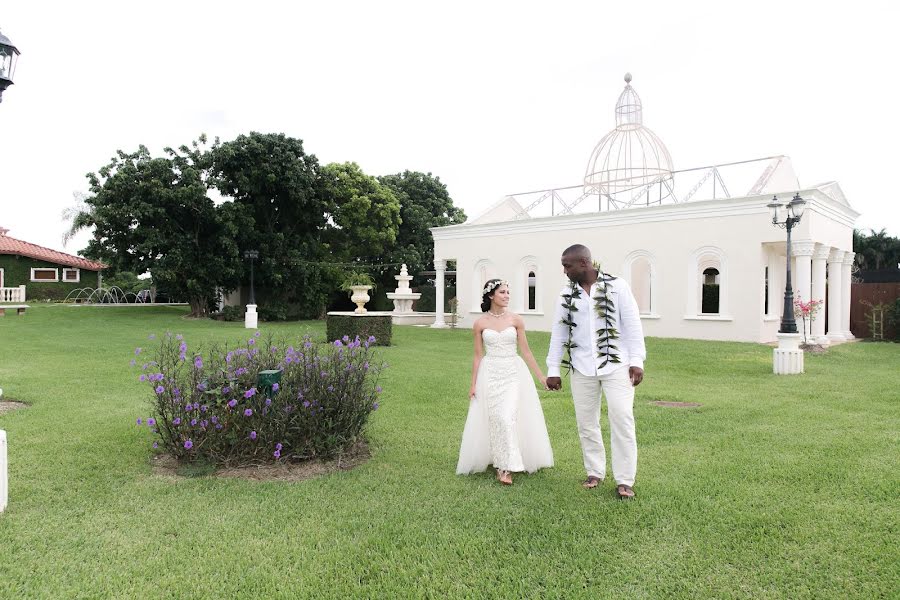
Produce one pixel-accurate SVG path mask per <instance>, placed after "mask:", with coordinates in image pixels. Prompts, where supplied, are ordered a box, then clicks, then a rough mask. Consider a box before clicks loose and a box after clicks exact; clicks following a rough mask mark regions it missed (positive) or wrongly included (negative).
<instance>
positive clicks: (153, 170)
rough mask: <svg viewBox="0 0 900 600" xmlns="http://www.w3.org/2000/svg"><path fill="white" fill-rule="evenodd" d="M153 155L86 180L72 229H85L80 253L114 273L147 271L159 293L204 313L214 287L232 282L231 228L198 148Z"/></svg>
mask: <svg viewBox="0 0 900 600" xmlns="http://www.w3.org/2000/svg"><path fill="white" fill-rule="evenodd" d="M204 142H205V138H203V137H202V136H201V138H200V140H199V142H194V144H193V147H192V148H188V147H185V146H183V147H181V148H180V151H175V150H173V149H171V148H167V149H166V156H162V157H153V156H151V155H150V152H149V151H148V150H147V148H146V147H144V146H140V147H139V148H138V150H137V151H136V152H134V153H131V154H126V153H125V152H122V151H119V152H118V153H117V155H116V157H115V158H113V159H112V161H111V162H110V163H109V164H108V165H105V166H104V167H102V168H101V169H99V170H98V171H97V172H96V173H89V174H88V175H87V177H88V181H89V183H90V195H89V196H88V197H86V198H84V204H85V208H84V209H83V210H80V211H78V212H77V213H76V214H75V215H74V218H73V222H72V231H78V230H80V229H89V228H92V229H93V234H92V239H91V240H90V241H89V243H88V247H87V248H86V249H85V250H84V251H83V253H84V255H85V256H88V257H90V258H94V259H97V260H101V261H104V262H106V263H107V264H109V265H111V266H112V267H113V269H114V270H116V271H131V272H134V273H145V272H149V273H151V274H152V276H153V280H154V283H155V284H156V285H157V287H158V288H159V289H160V290H165V291H167V292H168V293H169V295H170V296H172V297H177V298H183V299H186V300H187V301H188V302H189V303H190V305H191V314H192V315H194V316H204V315H206V313H207V310H208V307H209V306H210V304H211V300H212V299H213V298H214V297H215V293H216V288H217V287H219V286H225V287H228V286H229V284H230V285H234V284H235V283H236V276H237V271H236V268H237V266H238V265H237V257H238V254H237V246H236V245H235V244H234V242H233V239H234V231H233V228H232V226H231V224H230V223H229V221H228V220H227V219H222V218H221V215H220V213H219V211H217V210H216V207H215V204H214V203H213V201H212V200H211V199H210V198H209V196H208V195H207V191H208V190H207V185H206V183H205V180H204V177H205V176H204V172H205V167H206V165H205V164H204V161H205V160H206V158H205V156H206V155H205V153H204V151H203V150H202V146H201V144H202V143H204Z"/></svg>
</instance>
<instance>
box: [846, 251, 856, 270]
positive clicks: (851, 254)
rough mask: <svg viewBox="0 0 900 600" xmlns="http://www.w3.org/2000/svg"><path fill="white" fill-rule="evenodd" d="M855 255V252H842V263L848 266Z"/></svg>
mask: <svg viewBox="0 0 900 600" xmlns="http://www.w3.org/2000/svg"><path fill="white" fill-rule="evenodd" d="M855 257H856V252H850V251H849V250H848V251H847V252H844V265H846V266H848V267H849V266H850V265H852V264H853V259H854V258H855Z"/></svg>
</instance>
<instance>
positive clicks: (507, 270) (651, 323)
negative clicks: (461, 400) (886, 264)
mask: <svg viewBox="0 0 900 600" xmlns="http://www.w3.org/2000/svg"><path fill="white" fill-rule="evenodd" d="M815 196H816V194H815V193H813V192H810V193H808V194H805V195H804V197H807V198H809V199H810V200H811V201H812V202H813V203H814V202H815ZM822 200H823V202H824V201H825V200H824V199H822ZM768 201H769V198H767V197H761V196H757V197H749V198H732V199H729V200H713V201H703V202H691V203H686V204H675V205H665V206H651V207H643V208H636V209H628V210H620V211H612V212H604V213H594V214H585V215H567V216H557V217H551V218H544V219H528V220H520V221H510V222H503V223H490V224H482V225H458V226H452V227H445V228H438V229H435V230H434V236H435V256H436V257H438V258H445V259H450V260H453V259H455V260H456V261H457V293H458V298H459V302H460V312H461V314H463V315H464V316H465V317H466V319H465V321H464V323H465V324H467V325H471V324H472V323H473V322H474V321H475V319H476V318H477V317H478V315H479V314H480V310H479V309H478V303H479V302H480V290H481V286H482V285H483V283H484V281H485V280H486V279H489V278H491V277H502V278H505V279H508V280H509V281H510V285H511V291H512V303H511V306H512V309H513V310H516V311H517V312H520V313H522V314H523V315H524V317H525V320H526V325H527V326H528V327H529V328H531V329H536V330H544V331H546V330H549V329H550V327H551V326H552V324H553V321H554V313H553V311H554V309H555V306H556V304H557V295H558V293H559V291H560V289H561V288H562V287H563V286H564V285H565V277H564V275H563V273H562V268H561V266H560V262H559V259H560V255H561V253H562V251H563V250H564V249H565V248H566V247H568V246H569V245H571V244H575V243H581V244H584V245H586V246H588V247H589V248H591V250H592V252H593V254H594V258H595V259H597V260H600V261H601V263H602V265H603V269H604V270H605V271H607V272H609V273H611V274H613V275H615V276H621V277H624V278H625V279H626V280H628V281H629V282H631V281H632V279H633V276H634V274H635V273H640V272H641V271H645V269H644V265H646V263H647V262H648V263H649V265H650V272H651V276H650V282H649V283H650V286H649V287H651V288H652V289H651V290H650V299H651V306H650V311H649V313H648V314H646V315H644V317H643V324H644V330H645V334H646V335H648V336H658V337H684V338H693V339H710V340H737V341H748V342H769V341H774V340H775V332H776V331H777V329H778V320H779V318H780V316H781V306H782V304H783V301H782V299H783V289H784V276H783V271H784V263H785V258H784V246H785V243H784V240H785V232H784V230H783V229H780V228H776V227H774V226H772V224H771V218H770V215H769V212H768V209H767V208H766V206H765V205H766V204H767V203H768ZM829 210H834V207H833V206H825V207H824V208H823V209H821V210H819V211H818V212H817V211H811V213H810V214H813V215H815V217H814V218H811V219H809V221H808V222H807V224H808V226H807V227H806V229H805V230H800V231H798V232H797V233H798V234H800V235H802V236H803V237H805V238H806V239H812V240H815V241H818V238H817V237H816V236H817V234H818V231H819V230H820V229H821V230H822V232H823V233H822V235H823V238H824V239H825V240H828V242H830V243H834V244H845V245H844V246H843V248H844V249H847V250H849V249H850V244H851V242H852V219H851V220H850V223H851V225H849V226H848V225H846V224H844V223H840V222H836V221H835V220H834V219H830V218H828V217H827V215H826V216H825V217H824V220H823V218H822V213H825V212H827V211H829ZM798 229H800V228H798ZM779 251H780V256H779ZM636 260H640V261H646V262H640V263H638V265H639V268H638V269H635V268H634V265H635V261H636ZM767 266H768V267H769V268H770V286H769V314H768V315H766V314H765V302H766V291H765V269H766V267H767ZM704 268H717V270H718V271H719V272H720V275H719V285H720V306H719V312H718V314H702V311H701V304H700V300H701V297H702V272H703V270H704ZM529 270H530V271H534V272H535V273H536V279H537V286H536V287H537V290H536V293H537V297H538V301H537V307H536V309H535V310H533V311H528V310H527V309H526V307H525V302H526V300H525V299H526V298H527V293H528V288H527V274H528V272H529ZM633 287H635V288H636V289H638V291H639V293H646V292H641V290H642V289H643V288H645V287H647V286H646V284H645V283H641V282H637V283H635V285H634V286H633ZM779 289H780V290H781V291H780V292H779Z"/></svg>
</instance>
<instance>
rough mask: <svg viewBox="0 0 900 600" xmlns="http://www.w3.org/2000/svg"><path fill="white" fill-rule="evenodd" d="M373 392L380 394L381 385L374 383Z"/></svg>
mask: <svg viewBox="0 0 900 600" xmlns="http://www.w3.org/2000/svg"><path fill="white" fill-rule="evenodd" d="M375 393H377V394H380V393H381V386H380V385H376V386H375Z"/></svg>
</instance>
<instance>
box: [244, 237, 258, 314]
mask: <svg viewBox="0 0 900 600" xmlns="http://www.w3.org/2000/svg"><path fill="white" fill-rule="evenodd" d="M244 258H245V259H248V260H249V261H250V302H248V303H247V304H253V305H255V304H256V296H255V294H254V293H253V261H255V260H256V259H257V258H259V252H258V251H256V250H245V251H244Z"/></svg>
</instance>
